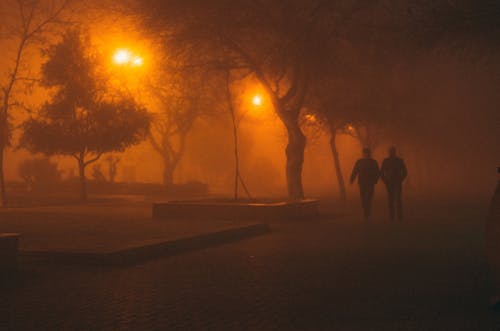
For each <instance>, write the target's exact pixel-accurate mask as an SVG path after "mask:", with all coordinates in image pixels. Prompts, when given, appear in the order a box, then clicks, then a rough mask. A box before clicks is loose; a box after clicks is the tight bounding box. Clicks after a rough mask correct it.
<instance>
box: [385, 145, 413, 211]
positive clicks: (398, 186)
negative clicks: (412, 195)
mask: <svg viewBox="0 0 500 331" xmlns="http://www.w3.org/2000/svg"><path fill="white" fill-rule="evenodd" d="M407 175H408V172H407V170H406V165H405V162H404V160H403V159H402V158H399V157H397V156H396V147H391V148H389V157H387V158H386V159H385V160H384V161H383V162H382V168H381V169H380V177H381V179H382V181H383V182H384V184H385V187H386V189H387V198H388V200H389V201H388V202H389V215H390V218H391V221H394V218H395V216H396V215H397V217H398V219H399V220H400V221H402V220H403V201H402V193H403V192H402V190H403V181H404V180H405V178H406V176H407Z"/></svg>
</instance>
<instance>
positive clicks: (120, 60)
mask: <svg viewBox="0 0 500 331" xmlns="http://www.w3.org/2000/svg"><path fill="white" fill-rule="evenodd" d="M113 62H114V63H115V64H117V65H130V66H134V67H140V66H142V65H143V63H144V61H143V59H142V58H141V57H140V56H137V55H135V54H132V52H131V51H129V50H128V49H123V48H122V49H118V50H116V52H115V53H114V54H113Z"/></svg>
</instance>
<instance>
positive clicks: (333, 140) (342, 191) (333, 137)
mask: <svg viewBox="0 0 500 331" xmlns="http://www.w3.org/2000/svg"><path fill="white" fill-rule="evenodd" d="M336 138H337V132H336V130H335V129H333V128H332V129H331V130H330V149H331V151H332V156H333V164H334V166H335V174H336V175H337V181H338V184H339V194H340V200H342V201H345V200H346V197H347V195H346V189H345V181H344V175H343V174H342V168H341V167H340V157H339V151H338V150H337V139H336Z"/></svg>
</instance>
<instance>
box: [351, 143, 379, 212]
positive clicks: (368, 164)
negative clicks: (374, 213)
mask: <svg viewBox="0 0 500 331" xmlns="http://www.w3.org/2000/svg"><path fill="white" fill-rule="evenodd" d="M356 177H357V178H358V184H359V193H360V195H361V206H362V207H363V214H364V216H365V219H368V218H369V217H370V215H371V208H372V200H373V192H374V190H375V184H377V181H378V177H379V168H378V163H377V161H375V160H374V159H372V157H371V150H370V149H369V148H364V149H363V158H361V159H359V160H358V161H356V164H355V165H354V168H353V169H352V174H351V184H352V183H354V181H355V180H356Z"/></svg>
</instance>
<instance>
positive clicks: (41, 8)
mask: <svg viewBox="0 0 500 331" xmlns="http://www.w3.org/2000/svg"><path fill="white" fill-rule="evenodd" d="M69 3H70V0H53V1H42V0H5V1H2V4H0V8H1V11H2V13H1V14H2V16H3V18H2V20H3V23H4V24H5V26H4V29H5V30H4V31H2V33H3V35H2V36H1V37H2V38H3V39H4V40H5V41H6V42H8V43H9V42H10V43H12V44H13V45H14V48H15V50H14V58H13V59H12V60H11V63H10V64H9V66H8V73H7V76H6V77H5V79H4V80H2V82H1V83H0V88H1V91H0V93H1V105H0V206H5V205H6V204H7V195H6V194H7V193H6V189H5V174H4V157H5V149H6V148H7V147H8V146H9V144H10V138H11V135H12V129H13V127H12V123H11V120H12V116H13V114H12V112H13V110H14V109H16V108H17V109H19V108H22V102H21V100H20V99H19V97H20V96H19V94H20V90H22V88H23V86H24V87H25V86H26V84H27V83H28V84H29V83H32V82H33V81H34V80H35V78H36V77H33V76H32V75H31V72H30V71H29V70H27V68H26V64H27V60H28V59H27V56H26V55H27V52H28V51H29V50H30V49H32V48H35V47H39V46H40V42H41V41H43V39H44V37H46V36H47V34H48V33H49V32H50V29H51V28H52V27H53V26H54V25H56V24H57V23H60V17H61V14H62V12H63V11H64V10H65V9H66V8H67V7H68V5H69Z"/></svg>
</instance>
